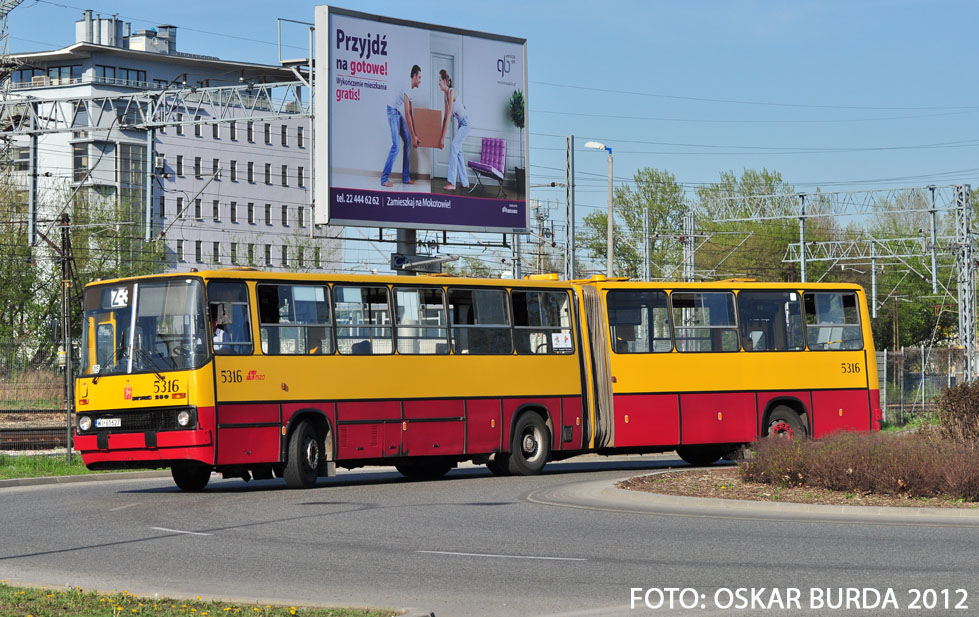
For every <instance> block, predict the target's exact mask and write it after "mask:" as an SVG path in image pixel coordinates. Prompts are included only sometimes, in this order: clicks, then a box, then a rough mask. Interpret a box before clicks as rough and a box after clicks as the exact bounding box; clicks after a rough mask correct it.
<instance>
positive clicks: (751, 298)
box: [738, 291, 806, 351]
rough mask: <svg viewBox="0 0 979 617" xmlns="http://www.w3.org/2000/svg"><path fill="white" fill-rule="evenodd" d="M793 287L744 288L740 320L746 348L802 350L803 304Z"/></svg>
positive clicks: (803, 344) (739, 298) (739, 307)
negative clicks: (760, 289) (785, 289)
mask: <svg viewBox="0 0 979 617" xmlns="http://www.w3.org/2000/svg"><path fill="white" fill-rule="evenodd" d="M799 300H800V298H799V294H798V293H796V292H794V291H742V292H740V293H739V294H738V320H739V322H740V323H741V344H742V345H743V346H744V350H745V351H800V350H803V349H805V348H806V345H805V341H804V340H803V336H802V308H801V302H800V301H799Z"/></svg>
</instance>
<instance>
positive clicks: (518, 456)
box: [507, 412, 551, 476]
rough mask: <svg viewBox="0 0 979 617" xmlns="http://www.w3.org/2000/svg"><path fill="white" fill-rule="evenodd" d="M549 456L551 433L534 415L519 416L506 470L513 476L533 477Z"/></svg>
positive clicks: (528, 413)
mask: <svg viewBox="0 0 979 617" xmlns="http://www.w3.org/2000/svg"><path fill="white" fill-rule="evenodd" d="M550 454H551V432H550V431H548V430H547V425H546V424H544V421H543V420H542V419H541V417H540V416H538V415H537V414H536V413H533V412H527V413H525V414H523V415H522V416H520V418H519V419H518V420H517V424H516V426H514V429H513V440H512V441H511V443H510V456H509V460H508V461H507V470H508V471H509V472H510V473H511V474H512V475H514V476H535V475H537V474H539V473H540V472H541V470H542V469H544V465H545V464H546V463H547V458H548V456H550Z"/></svg>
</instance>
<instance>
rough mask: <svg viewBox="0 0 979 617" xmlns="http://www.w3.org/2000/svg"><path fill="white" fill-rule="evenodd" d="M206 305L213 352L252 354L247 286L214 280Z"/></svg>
mask: <svg viewBox="0 0 979 617" xmlns="http://www.w3.org/2000/svg"><path fill="white" fill-rule="evenodd" d="M207 302H208V312H209V316H210V322H211V327H212V330H213V331H212V333H211V338H212V340H213V341H214V353H215V354H217V355H249V354H251V353H252V349H253V347H252V328H251V323H250V322H251V317H250V315H251V313H250V311H249V310H248V287H247V286H246V285H245V284H244V283H238V282H231V281H212V282H210V283H208V285H207ZM218 329H220V330H222V334H217V330H218ZM218 339H220V340H218Z"/></svg>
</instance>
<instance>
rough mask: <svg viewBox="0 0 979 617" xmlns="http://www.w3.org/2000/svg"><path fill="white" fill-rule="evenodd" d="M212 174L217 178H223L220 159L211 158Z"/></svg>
mask: <svg viewBox="0 0 979 617" xmlns="http://www.w3.org/2000/svg"><path fill="white" fill-rule="evenodd" d="M211 175H213V176H214V178H215V179H216V180H220V179H221V161H220V159H212V160H211Z"/></svg>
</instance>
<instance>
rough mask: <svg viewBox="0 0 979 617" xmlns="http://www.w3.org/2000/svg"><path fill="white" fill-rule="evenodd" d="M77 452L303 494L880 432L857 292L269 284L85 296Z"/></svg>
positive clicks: (393, 282)
mask: <svg viewBox="0 0 979 617" xmlns="http://www.w3.org/2000/svg"><path fill="white" fill-rule="evenodd" d="M83 340H84V345H83V347H84V352H83V355H82V360H81V370H80V371H79V377H78V379H77V381H76V387H75V409H76V426H75V448H76V449H77V450H79V451H80V452H81V454H82V457H83V459H84V461H85V464H86V465H87V466H88V467H89V468H90V469H119V468H167V467H169V468H170V469H171V471H172V474H173V479H174V481H175V482H176V484H177V486H179V487H180V488H181V489H184V490H201V489H203V488H204V487H205V485H206V484H207V482H208V480H209V478H210V477H211V473H212V472H214V471H216V472H219V473H221V474H222V475H223V476H224V477H241V478H244V479H246V480H248V479H250V478H256V479H268V478H272V477H281V478H284V479H285V481H286V484H287V485H288V486H289V487H294V488H306V487H311V486H314V485H315V484H316V482H317V478H318V477H320V476H329V475H333V474H334V473H335V471H336V467H337V466H340V467H344V468H356V467H360V466H364V465H393V466H394V467H396V468H397V470H398V471H400V472H401V473H402V474H404V475H405V476H407V477H409V478H437V477H440V476H442V475H444V474H446V473H447V472H448V471H449V470H451V469H452V468H453V467H455V466H456V465H457V464H458V463H460V462H462V461H473V462H474V463H477V464H485V465H486V466H487V467H488V468H489V469H490V470H491V471H492V472H493V473H494V474H498V475H507V474H516V475H531V474H536V473H539V472H540V471H541V469H543V467H544V465H545V463H547V461H549V460H559V459H564V458H567V457H571V456H575V455H579V454H584V453H590V452H591V453H599V454H616V453H654V452H666V451H673V450H675V451H676V452H677V453H678V454H679V456H680V457H681V458H682V459H683V460H685V461H687V462H689V463H691V464H696V465H704V464H710V463H712V462H714V461H716V460H718V459H720V458H722V457H725V456H730V455H731V453H733V452H735V451H737V450H738V449H739V448H741V447H743V446H744V445H745V444H749V443H751V442H752V441H755V440H756V439H758V438H760V437H763V436H765V435H772V434H781V435H787V436H790V437H791V436H796V437H800V438H801V437H814V438H819V437H821V436H824V435H827V434H829V433H831V432H833V431H838V430H852V431H873V430H879V428H880V419H881V412H880V401H879V392H878V386H877V369H876V361H875V354H874V346H873V341H872V338H871V333H870V319H869V314H868V312H867V306H866V299H865V296H864V293H863V291H862V289H861V288H860V287H859V286H856V285H851V284H804V283H760V282H754V281H748V280H730V281H723V282H711V283H641V282H630V281H625V280H611V279H606V278H605V277H601V276H599V277H595V278H593V279H590V280H577V281H559V280H557V279H556V277H554V276H553V275H551V276H546V277H531V278H530V279H525V280H485V279H462V278H451V277H442V276H418V277H411V278H409V277H399V276H376V275H369V276H368V275H364V276H359V275H343V274H337V275H320V274H285V273H265V272H259V271H257V270H253V269H249V268H233V269H225V270H213V271H205V272H191V273H182V274H167V275H160V276H147V277H137V278H131V279H118V280H110V281H99V282H95V283H92V284H90V285H89V286H87V287H86V289H85V295H84V332H83Z"/></svg>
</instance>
